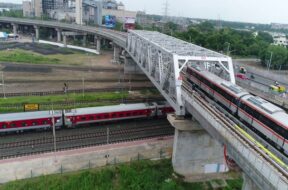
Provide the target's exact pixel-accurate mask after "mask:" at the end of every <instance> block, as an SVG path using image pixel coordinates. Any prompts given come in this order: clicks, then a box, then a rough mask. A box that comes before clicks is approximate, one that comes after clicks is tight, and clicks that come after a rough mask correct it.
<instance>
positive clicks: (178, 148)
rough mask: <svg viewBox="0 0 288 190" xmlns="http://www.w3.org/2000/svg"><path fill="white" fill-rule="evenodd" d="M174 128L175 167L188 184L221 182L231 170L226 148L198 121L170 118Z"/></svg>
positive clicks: (169, 116)
mask: <svg viewBox="0 0 288 190" xmlns="http://www.w3.org/2000/svg"><path fill="white" fill-rule="evenodd" d="M168 120H169V122H170V123H171V125H172V126H174V127H175V136H174V145H173V156H172V165H173V168H174V171H175V172H177V173H178V174H181V175H183V176H185V179H186V180H187V181H207V180H210V179H219V178H222V177H223V175H225V172H227V171H228V167H227V166H226V165H225V159H224V154H223V153H224V149H223V147H222V146H221V144H219V142H218V141H217V140H215V139H213V138H212V137H211V136H210V135H209V134H208V133H207V132H206V131H205V130H204V129H203V128H202V127H201V126H200V124H199V123H198V122H196V121H193V120H185V119H180V120H179V119H177V118H176V117H175V115H168Z"/></svg>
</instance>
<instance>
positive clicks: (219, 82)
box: [186, 66, 288, 155]
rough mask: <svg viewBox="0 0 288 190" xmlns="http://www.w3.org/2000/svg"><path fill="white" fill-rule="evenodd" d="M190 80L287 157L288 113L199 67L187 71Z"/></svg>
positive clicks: (188, 68)
mask: <svg viewBox="0 0 288 190" xmlns="http://www.w3.org/2000/svg"><path fill="white" fill-rule="evenodd" d="M186 76H187V81H188V82H189V83H190V84H191V85H192V87H193V88H198V89H200V90H201V91H202V92H204V93H205V94H206V95H208V96H209V97H210V98H212V99H214V100H215V101H216V102H217V103H219V104H220V105H221V106H222V107H223V108H225V109H226V110H228V111H229V112H230V113H231V114H233V115H234V116H235V117H237V118H238V119H240V120H241V121H242V122H243V123H244V124H245V125H246V126H247V127H249V128H250V129H252V130H253V131H255V132H256V133H257V134H258V135H259V136H260V137H261V138H263V139H265V140H266V141H267V142H269V143H270V144H272V145H273V146H274V147H276V148H277V149H279V150H280V151H282V152H284V153H285V154H286V155H288V114H286V112H285V111H284V110H283V109H281V108H279V107H277V106H275V105H274V104H272V103H270V102H268V101H266V100H264V99H262V98H260V97H258V96H254V95H251V94H250V93H249V92H247V91H246V90H244V89H243V88H241V87H240V86H237V85H235V84H233V83H231V82H228V81H226V80H224V79H222V78H220V77H218V76H216V75H214V74H212V73H210V72H208V71H206V70H203V69H201V68H200V67H198V66H192V67H187V68H186Z"/></svg>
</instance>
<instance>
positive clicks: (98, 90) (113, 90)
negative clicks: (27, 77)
mask: <svg viewBox="0 0 288 190" xmlns="http://www.w3.org/2000/svg"><path fill="white" fill-rule="evenodd" d="M131 89H132V90H153V89H155V87H152V85H150V86H148V87H145V86H144V87H135V86H133V85H131V88H130V87H128V86H125V87H121V86H119V85H118V86H115V87H111V88H85V92H115V91H122V90H124V91H128V90H131ZM82 92H83V89H71V90H68V92H67V93H82ZM61 94H62V95H63V94H65V93H64V92H63V90H55V91H44V92H16V93H5V96H6V97H16V96H47V95H61ZM0 97H2V98H3V97H4V94H3V93H0Z"/></svg>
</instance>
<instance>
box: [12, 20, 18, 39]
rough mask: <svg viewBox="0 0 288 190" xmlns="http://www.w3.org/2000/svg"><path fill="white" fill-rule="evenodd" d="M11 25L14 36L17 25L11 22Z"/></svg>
mask: <svg viewBox="0 0 288 190" xmlns="http://www.w3.org/2000/svg"><path fill="white" fill-rule="evenodd" d="M12 27H13V34H14V35H15V36H16V35H17V30H18V25H17V24H14V23H13V24H12Z"/></svg>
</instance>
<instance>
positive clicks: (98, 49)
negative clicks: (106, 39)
mask: <svg viewBox="0 0 288 190" xmlns="http://www.w3.org/2000/svg"><path fill="white" fill-rule="evenodd" d="M94 43H95V44H96V50H97V51H98V52H99V53H100V51H101V38H100V37H99V36H94Z"/></svg>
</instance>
